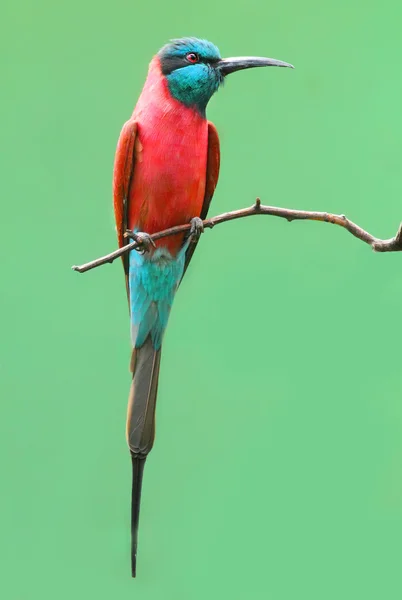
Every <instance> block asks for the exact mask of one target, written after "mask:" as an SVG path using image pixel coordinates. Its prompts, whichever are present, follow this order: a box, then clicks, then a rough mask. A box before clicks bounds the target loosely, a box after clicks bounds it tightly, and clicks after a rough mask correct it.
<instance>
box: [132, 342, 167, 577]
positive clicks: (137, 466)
mask: <svg viewBox="0 0 402 600" xmlns="http://www.w3.org/2000/svg"><path fill="white" fill-rule="evenodd" d="M160 360H161V349H160V348H159V349H158V350H155V348H154V346H153V344H152V340H151V336H150V335H149V336H148V337H147V339H146V341H145V343H144V344H143V345H142V346H141V348H135V349H134V350H133V358H132V362H131V364H132V366H133V381H132V384H131V389H130V396H129V400H128V410H127V442H128V445H129V448H130V453H131V460H132V468H133V486H132V495H131V572H132V576H133V577H135V575H136V562H137V544H138V523H139V516H140V501H141V487H142V476H143V471H144V465H145V459H146V457H147V455H148V453H149V452H150V451H151V449H152V446H153V443H154V437H155V406H156V396H157V392H158V377H159V366H160Z"/></svg>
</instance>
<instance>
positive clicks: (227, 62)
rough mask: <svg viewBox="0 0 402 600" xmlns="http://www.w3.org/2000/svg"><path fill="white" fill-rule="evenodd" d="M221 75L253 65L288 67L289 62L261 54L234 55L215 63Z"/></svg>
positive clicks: (249, 67)
mask: <svg viewBox="0 0 402 600" xmlns="http://www.w3.org/2000/svg"><path fill="white" fill-rule="evenodd" d="M217 67H218V69H219V70H220V72H221V73H222V75H224V76H226V75H229V73H234V72H235V71H241V70H242V69H252V68H253V67H290V68H291V69H294V66H293V65H291V64H290V63H287V62H283V61H282V60H276V59H275V58H262V57H261V56H235V57H233V58H223V59H222V60H220V61H219V62H218V64H217Z"/></svg>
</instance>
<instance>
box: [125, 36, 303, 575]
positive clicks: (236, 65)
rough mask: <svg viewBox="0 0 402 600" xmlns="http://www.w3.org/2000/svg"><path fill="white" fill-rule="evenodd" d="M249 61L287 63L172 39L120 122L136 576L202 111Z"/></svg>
mask: <svg viewBox="0 0 402 600" xmlns="http://www.w3.org/2000/svg"><path fill="white" fill-rule="evenodd" d="M254 67H290V68H293V65H291V64H289V63H286V62H283V61H280V60H276V59H272V58H263V57H255V56H241V57H234V58H222V57H221V55H220V52H219V50H218V48H217V47H216V46H215V45H214V44H213V43H211V42H209V41H207V40H204V39H198V38H195V37H186V38H181V39H174V40H171V41H170V42H169V43H168V44H166V45H165V46H163V47H162V48H161V50H159V52H158V53H157V54H156V55H155V56H154V57H153V58H152V60H151V62H150V65H149V70H148V75H147V78H146V81H145V84H144V87H143V89H142V92H141V94H140V96H139V99H138V102H137V104H136V106H135V108H134V111H133V113H132V116H131V117H130V119H129V120H128V121H127V122H126V123H125V124H124V125H123V128H122V130H121V133H120V136H119V139H118V143H117V148H116V154H115V161H114V170H113V205H114V213H115V220H116V231H117V237H118V243H119V246H120V247H123V246H124V245H125V244H127V236H126V234H127V232H128V233H129V234H131V237H133V238H134V239H135V240H136V241H137V242H138V248H137V249H135V250H131V251H130V253H126V254H125V255H123V266H124V273H125V279H126V289H127V296H128V303H129V314H130V325H131V342H132V357H131V362H130V369H131V374H132V382H131V387H130V392H129V399H128V409H127V423H126V438H127V443H128V447H129V450H130V455H131V462H132V498H131V574H132V577H135V576H136V565H137V545H138V524H139V514H140V499H141V489H142V480H143V472H144V465H145V461H146V458H147V456H148V454H149V452H150V451H151V449H152V446H153V443H154V436H155V406H156V398H157V392H158V376H159V368H160V362H161V347H162V339H163V334H164V332H165V329H166V326H167V323H168V319H169V313H170V311H171V308H172V303H173V299H174V296H175V294H176V291H177V289H178V287H179V284H180V282H181V280H182V278H183V275H184V273H185V272H186V269H187V267H188V265H189V262H190V260H191V257H192V255H193V253H194V250H195V248H196V246H197V243H198V240H199V238H200V235H201V233H202V231H203V223H202V221H203V220H204V219H205V218H206V216H207V213H208V209H209V206H210V202H211V199H212V196H213V194H214V191H215V188H216V185H217V182H218V176H219V164H220V146H219V137H218V133H217V130H216V128H215V126H214V125H213V124H212V123H211V122H209V121H208V120H207V118H206V108H207V104H208V102H209V100H210V99H211V97H212V96H213V95H214V94H215V92H217V90H218V89H219V88H220V87H221V86H222V84H223V83H224V81H225V79H226V77H227V76H228V75H229V74H231V73H234V72H236V71H240V70H244V69H250V68H254ZM184 223H190V224H191V229H190V231H189V233H188V234H187V235H186V234H183V233H181V234H177V235H172V236H170V237H165V238H162V239H159V240H158V241H156V242H154V241H153V240H152V238H151V236H152V234H154V233H156V232H159V231H162V230H164V229H167V228H170V227H174V226H176V225H182V224H184Z"/></svg>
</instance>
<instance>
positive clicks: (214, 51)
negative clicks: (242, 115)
mask: <svg viewBox="0 0 402 600" xmlns="http://www.w3.org/2000/svg"><path fill="white" fill-rule="evenodd" d="M158 56H159V59H160V63H161V70H162V73H163V75H164V76H165V77H166V79H167V82H168V87H169V91H170V93H171V94H172V96H173V97H174V98H176V100H179V101H180V102H182V103H183V104H185V105H186V106H193V107H195V108H196V109H197V110H199V112H201V113H202V114H205V109H206V106H207V104H208V102H209V100H210V99H211V97H212V96H213V94H214V93H215V92H216V91H217V90H218V89H219V86H220V85H222V83H223V82H224V79H225V77H226V76H227V75H229V73H234V72H235V71H239V70H242V69H249V68H251V67H292V65H290V64H289V63H285V62H282V61H280V60H275V59H273V58H261V57H256V56H241V57H235V58H226V59H223V58H221V55H220V53H219V50H218V48H217V47H216V46H215V45H214V44H212V43H211V42H208V41H207V40H200V39H198V38H183V39H179V40H172V41H171V42H170V43H169V44H167V45H166V46H164V47H163V48H162V49H161V50H160V51H159V53H158Z"/></svg>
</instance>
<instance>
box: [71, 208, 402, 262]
mask: <svg viewBox="0 0 402 600" xmlns="http://www.w3.org/2000/svg"><path fill="white" fill-rule="evenodd" d="M253 215H269V216H271V217H281V218H282V219H287V220H288V221H289V222H290V221H322V222H324V223H332V224H333V225H339V226H340V227H343V228H344V229H346V230H347V231H349V233H351V234H352V235H353V236H354V237H356V238H358V239H359V240H362V242H365V243H366V244H368V245H369V246H371V247H372V249H373V250H374V251H375V252H401V251H402V223H401V225H400V226H399V229H398V231H397V234H396V235H395V237H393V238H390V239H388V240H381V239H379V238H376V237H374V236H373V235H371V233H368V231H365V230H364V229H362V228H361V227H359V225H356V223H353V221H350V220H349V219H347V218H346V217H345V215H334V214H331V213H327V212H316V211H310V210H292V209H289V208H278V207H276V206H264V205H263V204H261V200H260V199H259V198H257V200H256V202H255V204H253V206H250V207H249V208H243V209H241V210H233V211H231V212H227V213H222V214H221V215H218V216H216V217H212V218H211V219H205V221H203V224H204V229H212V228H213V227H215V225H220V223H224V222H225V221H234V220H235V219H242V218H244V217H251V216H253ZM190 227H191V224H190V223H186V224H185V225H178V226H177V227H170V228H169V229H165V230H164V231H159V232H158V233H154V234H152V235H151V236H150V238H151V239H152V240H153V241H156V240H160V239H161V238H164V237H168V236H171V235H177V234H179V233H186V232H188V231H189V230H190ZM125 237H130V232H127V233H126V234H125ZM140 246H141V244H140V243H138V242H136V241H133V242H130V243H129V244H127V245H126V246H123V247H122V248H119V249H118V250H115V251H114V252H111V253H110V254H106V256H102V257H101V258H97V259H96V260H92V261H91V262H88V263H85V264H84V265H79V266H76V265H75V266H73V267H72V269H73V271H78V273H85V272H86V271H90V270H91V269H95V267H99V266H100V265H104V264H106V263H112V262H113V261H115V260H116V258H118V257H119V256H122V255H123V254H125V253H126V252H130V250H134V249H136V248H139V247H140Z"/></svg>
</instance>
